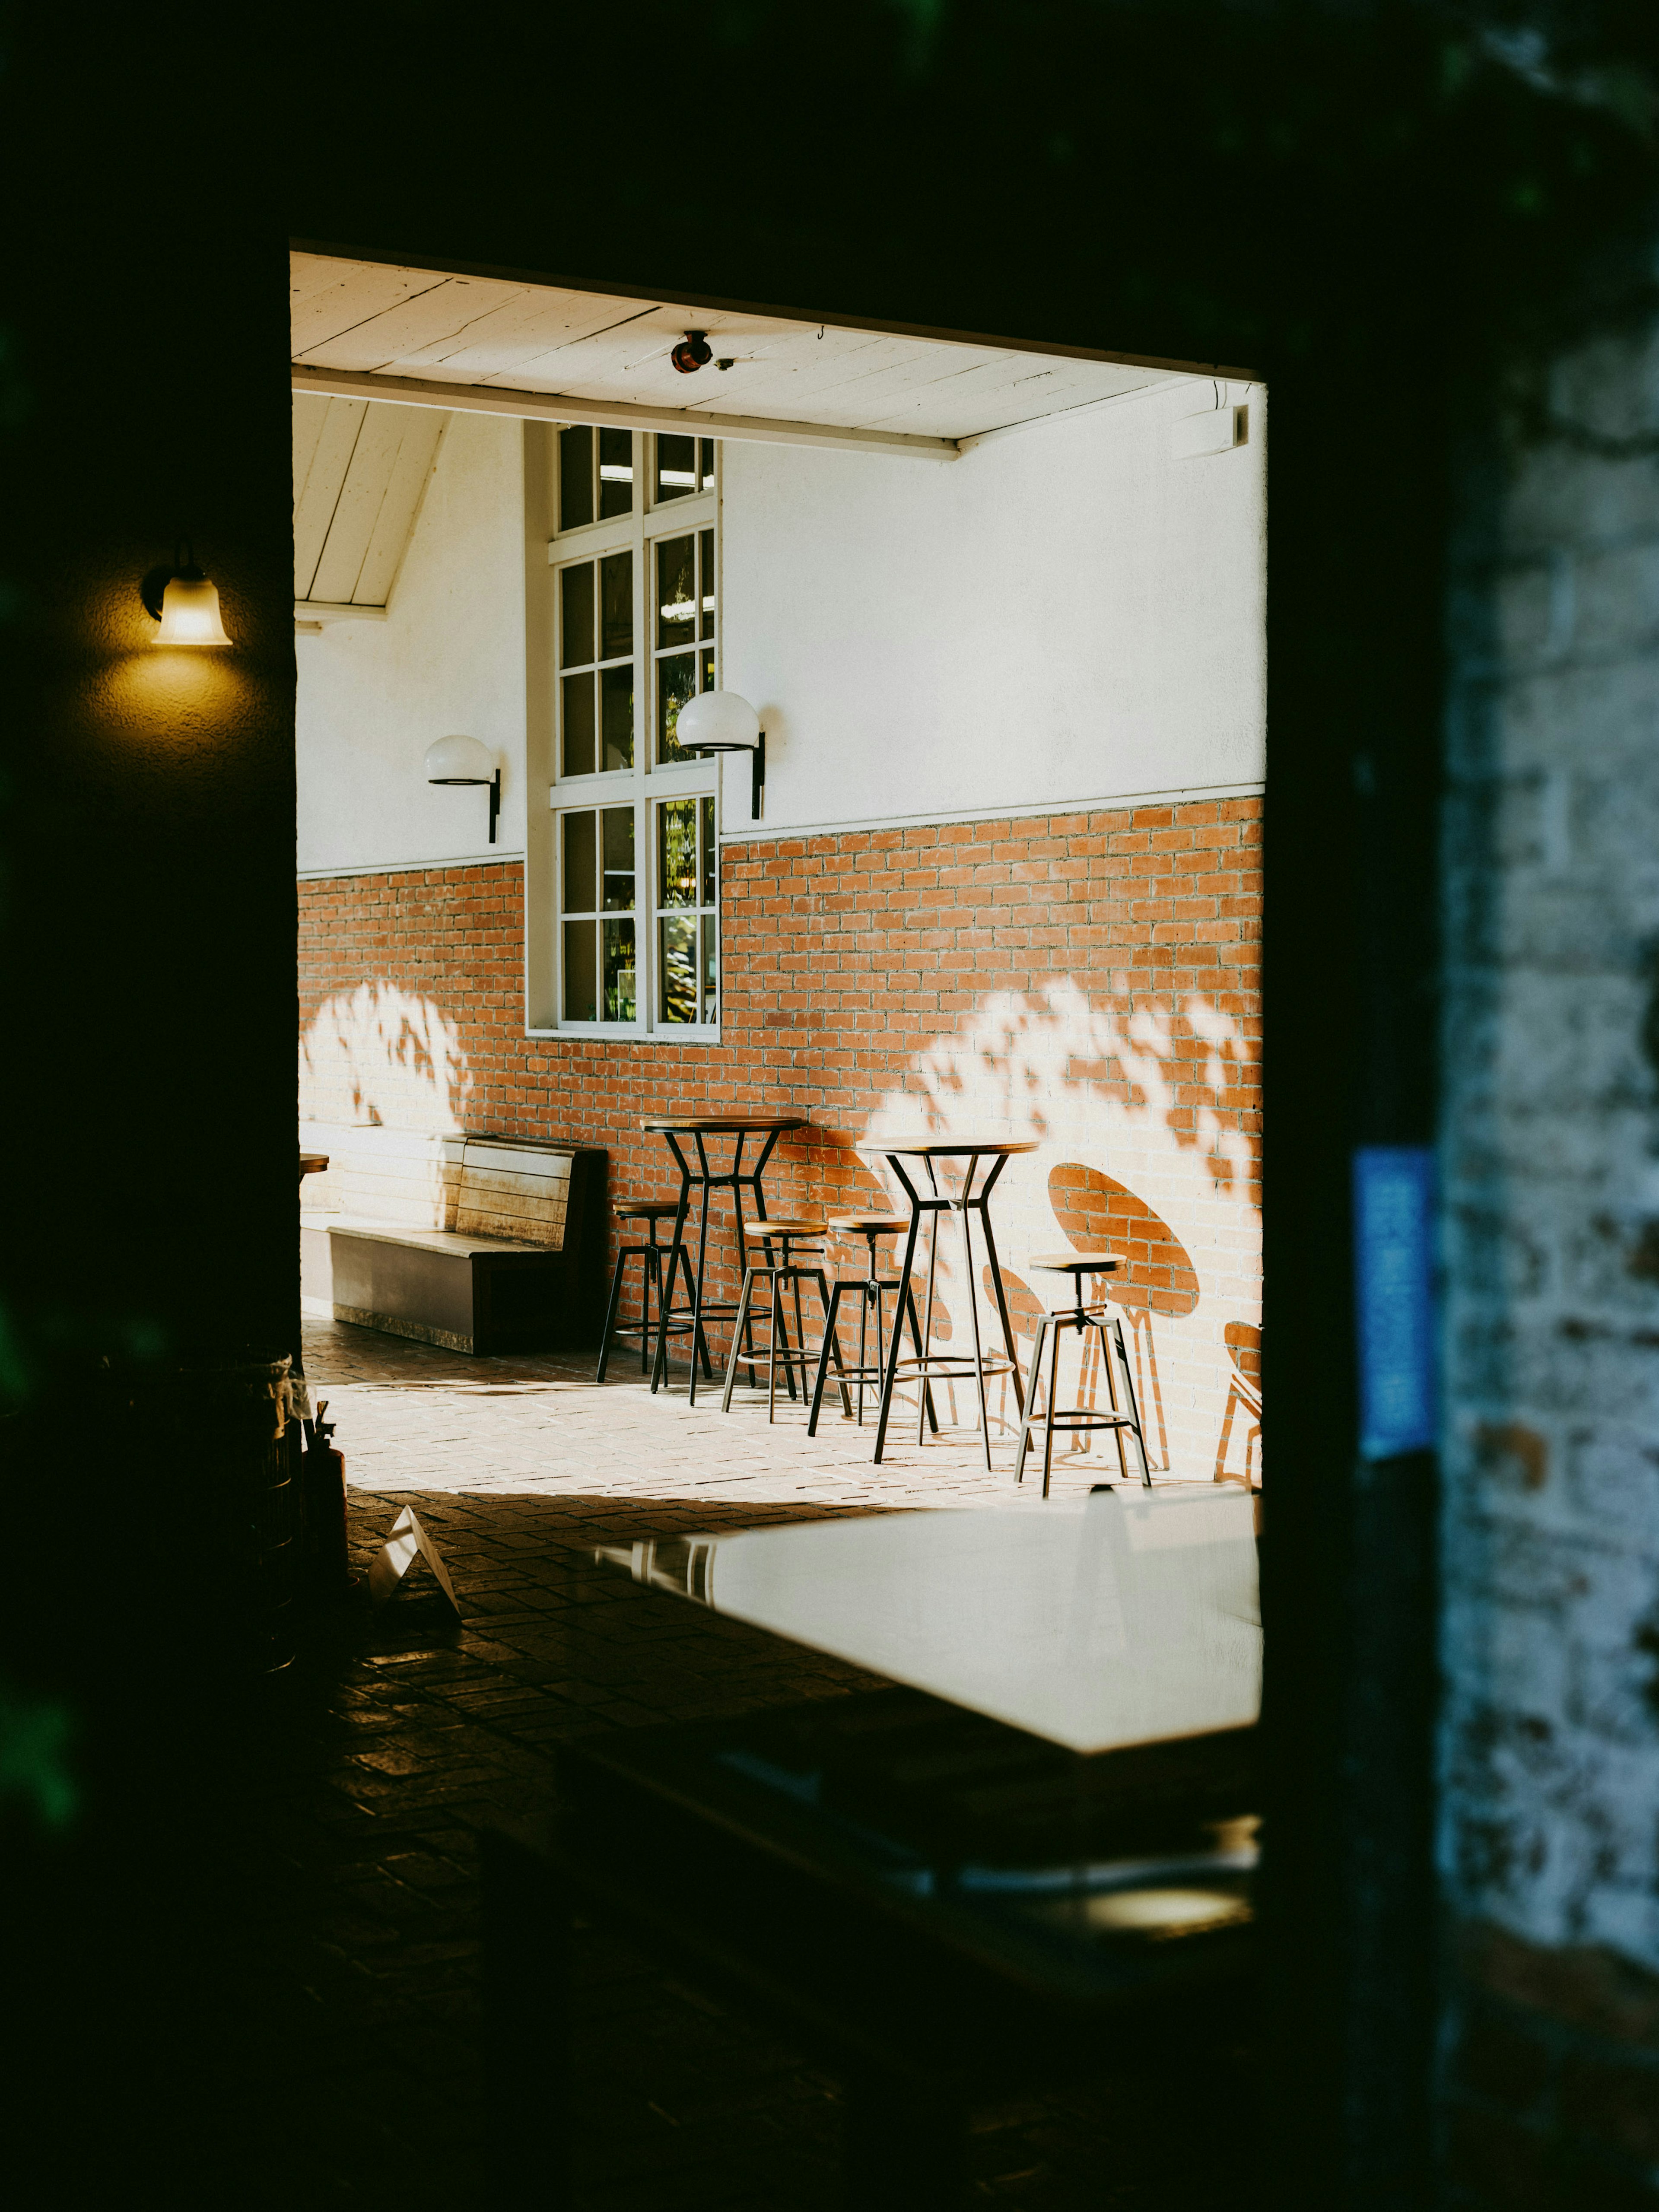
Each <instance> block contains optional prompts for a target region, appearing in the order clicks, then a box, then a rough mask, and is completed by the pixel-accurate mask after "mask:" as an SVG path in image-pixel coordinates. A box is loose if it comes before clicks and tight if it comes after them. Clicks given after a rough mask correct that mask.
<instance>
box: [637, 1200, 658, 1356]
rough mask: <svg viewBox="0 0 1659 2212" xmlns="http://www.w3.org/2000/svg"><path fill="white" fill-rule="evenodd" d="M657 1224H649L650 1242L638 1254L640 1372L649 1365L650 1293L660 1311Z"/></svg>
mask: <svg viewBox="0 0 1659 2212" xmlns="http://www.w3.org/2000/svg"><path fill="white" fill-rule="evenodd" d="M656 1228H657V1225H656V1223H655V1222H654V1221H653V1223H652V1224H651V1231H652V1235H651V1242H650V1243H648V1244H647V1246H646V1247H645V1248H644V1249H643V1250H642V1251H641V1254H640V1262H641V1277H642V1279H641V1284H640V1372H641V1375H644V1374H647V1373H648V1372H649V1370H650V1367H651V1293H652V1291H655V1292H656V1294H657V1311H658V1314H659V1316H660V1314H661V1312H662V1252H661V1249H660V1248H659V1245H658V1243H657V1237H656Z"/></svg>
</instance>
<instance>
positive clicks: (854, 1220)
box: [829, 1213, 910, 1237]
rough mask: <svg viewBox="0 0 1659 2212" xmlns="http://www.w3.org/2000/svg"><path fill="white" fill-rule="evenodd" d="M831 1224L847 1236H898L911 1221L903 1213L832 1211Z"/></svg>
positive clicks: (831, 1226)
mask: <svg viewBox="0 0 1659 2212" xmlns="http://www.w3.org/2000/svg"><path fill="white" fill-rule="evenodd" d="M829 1226H830V1228H832V1229H839V1230H840V1231H841V1232H842V1235H843V1236H845V1237H897V1236H899V1235H901V1234H902V1231H905V1230H907V1229H908V1227H909V1226H910V1223H909V1219H908V1216H907V1215H905V1214H902V1213H832V1214H831V1215H830V1217H829Z"/></svg>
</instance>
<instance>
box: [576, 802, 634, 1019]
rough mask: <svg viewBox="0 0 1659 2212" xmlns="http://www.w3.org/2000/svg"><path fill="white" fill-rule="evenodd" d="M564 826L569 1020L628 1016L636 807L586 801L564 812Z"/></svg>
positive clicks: (630, 1008)
mask: <svg viewBox="0 0 1659 2212" xmlns="http://www.w3.org/2000/svg"><path fill="white" fill-rule="evenodd" d="M560 828H561V829H562V843H563V848H564V849H563V852H562V855H561V861H562V865H561V867H560V871H559V877H560V884H561V887H562V899H561V904H562V907H563V908H564V914H563V919H562V930H561V934H562V939H563V944H562V953H563V965H564V1005H565V1019H566V1020H567V1021H572V1022H631V1021H632V1020H633V1019H634V1018H635V1006H636V999H637V994H636V990H635V978H636V976H637V975H638V963H637V961H636V958H635V939H634V809H633V808H632V807H631V806H601V807H598V808H589V807H583V808H582V809H581V811H580V812H571V813H568V814H566V815H564V816H563V817H562V819H561V823H560Z"/></svg>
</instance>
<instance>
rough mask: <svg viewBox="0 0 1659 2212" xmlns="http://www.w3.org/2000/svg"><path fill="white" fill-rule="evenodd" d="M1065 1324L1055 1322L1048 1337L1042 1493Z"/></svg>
mask: <svg viewBox="0 0 1659 2212" xmlns="http://www.w3.org/2000/svg"><path fill="white" fill-rule="evenodd" d="M1065 1329H1066V1324H1065V1322H1063V1321H1062V1322H1055V1323H1054V1328H1053V1329H1052V1330H1051V1331H1050V1332H1049V1337H1048V1404H1047V1405H1046V1406H1045V1407H1043V1409H1042V1494H1043V1496H1044V1497H1045V1498H1046V1497H1047V1496H1048V1477H1049V1475H1050V1474H1052V1473H1053V1471H1054V1401H1055V1399H1056V1398H1057V1397H1058V1396H1059V1395H1060V1338H1061V1336H1062V1335H1063V1334H1065Z"/></svg>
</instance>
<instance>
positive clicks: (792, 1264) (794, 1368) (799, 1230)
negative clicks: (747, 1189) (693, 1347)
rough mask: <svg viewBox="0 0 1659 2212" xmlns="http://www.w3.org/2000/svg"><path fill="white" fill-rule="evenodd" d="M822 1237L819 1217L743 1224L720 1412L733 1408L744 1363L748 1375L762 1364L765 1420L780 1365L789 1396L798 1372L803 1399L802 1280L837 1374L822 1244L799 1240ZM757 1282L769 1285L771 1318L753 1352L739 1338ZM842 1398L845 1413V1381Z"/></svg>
mask: <svg viewBox="0 0 1659 2212" xmlns="http://www.w3.org/2000/svg"><path fill="white" fill-rule="evenodd" d="M822 1236H823V1223H822V1222H821V1221H805V1220H800V1219H787V1220H783V1221H776V1220H773V1221H745V1222H744V1225H743V1239H744V1244H745V1245H746V1246H747V1248H748V1254H749V1257H748V1264H747V1266H746V1267H744V1273H743V1289H742V1291H740V1292H739V1294H738V1306H737V1312H736V1315H735V1316H734V1317H733V1320H732V1356H731V1358H730V1359H729V1360H728V1361H727V1362H726V1390H725V1393H724V1395H722V1397H721V1399H720V1411H721V1412H722V1413H730V1412H731V1410H732V1385H733V1384H734V1383H736V1381H737V1379H738V1367H739V1366H744V1367H747V1368H748V1369H749V1370H750V1374H751V1375H752V1373H753V1371H754V1370H755V1369H756V1368H757V1367H762V1366H763V1367H764V1368H765V1370H766V1418H767V1419H768V1420H769V1421H770V1420H771V1419H773V1418H774V1415H775V1412H776V1408H777V1402H778V1370H779V1368H780V1367H781V1368H782V1370H783V1379H784V1383H785V1386H786V1388H787V1390H788V1392H789V1395H790V1396H791V1397H792V1398H793V1396H794V1395H796V1394H795V1376H796V1374H797V1373H798V1372H799V1376H800V1395H801V1396H802V1397H803V1398H804V1397H805V1395H806V1372H807V1370H808V1368H809V1367H810V1366H811V1364H812V1357H813V1355H812V1354H811V1352H809V1351H808V1350H807V1349H806V1330H805V1323H804V1322H802V1319H801V1310H800V1286H801V1284H802V1282H803V1281H805V1282H809V1283H816V1284H817V1291H818V1304H819V1306H820V1307H821V1308H822V1310H823V1314H824V1316H825V1322H826V1341H829V1342H830V1357H831V1358H833V1359H834V1360H835V1363H836V1370H837V1372H839V1370H840V1368H841V1352H840V1350H839V1348H838V1347H837V1346H835V1345H834V1343H833V1340H829V1338H828V1316H829V1284H828V1283H827V1282H826V1281H825V1280H824V1275H823V1267H822V1265H821V1264H819V1263H820V1262H821V1261H822V1260H823V1245H822V1244H817V1245H803V1244H802V1243H801V1242H800V1240H801V1239H802V1238H803V1237H822ZM760 1281H764V1282H765V1283H766V1284H767V1285H768V1286H769V1293H770V1296H769V1308H770V1316H771V1320H770V1327H769V1331H768V1335H767V1341H766V1348H765V1350H764V1351H763V1352H757V1351H756V1350H754V1349H753V1347H752V1345H750V1344H746V1343H745V1341H744V1340H745V1337H752V1335H753V1325H754V1316H753V1315H752V1313H751V1312H750V1299H751V1298H752V1297H753V1294H754V1288H755V1285H756V1284H757V1282H760ZM786 1288H787V1289H788V1291H790V1293H791V1295H792V1297H793V1304H794V1308H795V1341H794V1343H793V1345H792V1344H791V1343H790V1341H789V1329H788V1324H787V1322H786V1321H785V1319H784V1311H783V1297H784V1291H785V1289H786ZM841 1400H842V1406H843V1407H844V1408H845V1409H846V1411H847V1412H848V1413H849V1414H850V1413H851V1412H852V1410H853V1407H852V1401H851V1400H850V1399H849V1398H848V1395H847V1384H846V1383H845V1381H844V1380H843V1381H842V1385H841Z"/></svg>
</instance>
